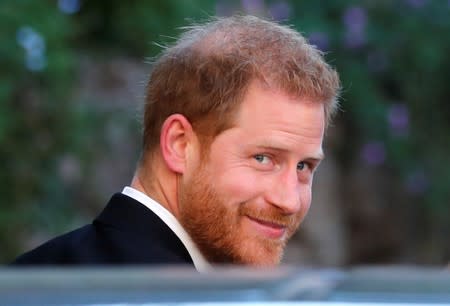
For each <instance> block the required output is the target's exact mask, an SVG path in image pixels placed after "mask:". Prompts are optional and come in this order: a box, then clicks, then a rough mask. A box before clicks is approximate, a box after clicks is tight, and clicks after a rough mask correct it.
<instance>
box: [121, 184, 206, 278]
mask: <svg viewBox="0 0 450 306" xmlns="http://www.w3.org/2000/svg"><path fill="white" fill-rule="evenodd" d="M122 193H123V194H125V195H127V196H129V197H131V198H133V199H135V200H136V201H138V202H140V203H142V204H143V205H145V206H146V207H147V208H148V209H150V210H151V211H152V212H154V213H155V214H156V215H157V216H158V217H159V218H161V220H162V221H163V222H164V223H165V224H166V225H167V226H168V227H169V228H170V229H171V230H172V231H173V232H174V233H175V235H177V237H178V238H179V239H180V240H181V242H182V243H183V245H184V246H185V247H186V249H187V251H188V253H189V255H190V256H191V258H192V261H193V262H194V266H195V268H196V269H197V271H199V272H206V271H207V270H209V269H211V265H210V264H209V263H208V262H207V261H206V259H205V257H203V255H202V254H201V253H200V250H199V249H198V248H197V246H196V245H195V243H194V241H192V238H191V237H190V236H189V234H188V233H187V232H186V231H185V229H184V228H183V227H182V226H181V224H180V222H178V220H177V219H176V218H175V216H174V215H172V214H171V213H170V212H169V211H168V210H167V209H166V208H164V207H163V206H162V205H161V204H159V203H158V202H156V201H155V200H153V199H152V198H150V197H149V196H148V195H146V194H145V193H142V192H140V191H139V190H136V189H134V188H132V187H128V186H127V187H125V188H124V189H123V191H122Z"/></svg>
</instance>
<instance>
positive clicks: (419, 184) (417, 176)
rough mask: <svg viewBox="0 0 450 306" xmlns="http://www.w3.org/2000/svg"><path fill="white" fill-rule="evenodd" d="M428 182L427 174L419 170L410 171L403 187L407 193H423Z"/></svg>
mask: <svg viewBox="0 0 450 306" xmlns="http://www.w3.org/2000/svg"><path fill="white" fill-rule="evenodd" d="M429 185H430V183H429V181H428V178H427V176H426V175H425V173H424V172H423V171H421V170H417V171H415V172H413V173H411V174H410V175H409V176H408V177H407V178H406V181H405V188H406V190H407V192H408V193H410V194H413V195H420V194H424V193H425V191H427V189H428V187H429Z"/></svg>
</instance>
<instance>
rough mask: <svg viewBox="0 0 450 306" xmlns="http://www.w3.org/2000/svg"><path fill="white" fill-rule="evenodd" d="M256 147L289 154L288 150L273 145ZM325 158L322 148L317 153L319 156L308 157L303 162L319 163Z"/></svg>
mask: <svg viewBox="0 0 450 306" xmlns="http://www.w3.org/2000/svg"><path fill="white" fill-rule="evenodd" d="M256 147H257V148H260V149H264V150H271V151H278V152H284V153H286V152H289V150H288V149H285V148H282V147H275V146H273V145H265V144H263V145H256ZM324 158H325V154H324V153H323V151H322V148H321V150H320V152H319V153H317V154H315V155H313V156H309V157H306V158H304V159H303V160H306V161H314V162H316V163H319V162H320V161H322V160H323V159H324Z"/></svg>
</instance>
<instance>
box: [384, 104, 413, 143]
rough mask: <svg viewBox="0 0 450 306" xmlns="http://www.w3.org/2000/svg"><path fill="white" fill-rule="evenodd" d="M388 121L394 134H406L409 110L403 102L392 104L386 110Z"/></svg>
mask: <svg viewBox="0 0 450 306" xmlns="http://www.w3.org/2000/svg"><path fill="white" fill-rule="evenodd" d="M387 116H388V122H389V127H390V128H391V131H392V133H393V134H394V135H395V136H406V135H407V134H408V132H409V111H408V107H407V106H406V105H405V104H393V105H392V106H391V107H390V108H389V110H388V114H387Z"/></svg>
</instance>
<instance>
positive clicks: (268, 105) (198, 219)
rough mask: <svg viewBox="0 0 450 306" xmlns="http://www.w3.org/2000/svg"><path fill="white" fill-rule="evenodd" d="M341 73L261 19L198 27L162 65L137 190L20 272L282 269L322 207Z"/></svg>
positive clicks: (25, 258)
mask: <svg viewBox="0 0 450 306" xmlns="http://www.w3.org/2000/svg"><path fill="white" fill-rule="evenodd" d="M338 90H339V79H338V76H337V73H336V72H335V71H334V70H333V69H332V68H330V67H329V66H328V65H327V64H326V63H325V62H324V60H323V58H322V56H321V54H320V52H319V51H317V50H316V49H315V48H314V47H312V46H311V45H309V44H308V43H307V42H306V41H305V39H304V38H303V37H302V36H301V35H300V34H299V33H297V32H296V31H294V30H292V29H290V28H287V27H284V26H281V25H277V24H275V23H273V22H269V21H264V20H261V19H259V18H257V17H252V16H234V17H230V18H223V19H217V20H215V21H212V22H210V23H207V24H204V25H199V26H192V27H190V28H189V29H188V30H187V31H186V32H185V33H184V34H183V35H182V36H181V38H180V39H179V40H178V41H177V43H176V44H175V45H174V46H172V47H170V48H167V49H166V50H164V52H163V54H162V55H161V56H160V58H159V59H158V60H157V61H156V63H155V64H154V68H153V71H152V73H151V77H150V80H149V83H148V87H147V96H146V105H145V116H144V136H143V153H142V157H141V160H140V163H139V165H138V168H137V170H136V173H135V177H134V178H133V180H132V183H131V186H130V187H126V188H125V189H124V190H123V191H122V193H118V194H115V195H114V196H113V197H112V199H111V200H110V202H109V203H108V205H107V206H106V208H105V209H104V211H103V212H102V213H101V214H100V215H99V216H98V217H97V218H96V219H95V220H94V222H93V223H92V224H90V225H87V226H85V227H83V228H81V229H78V230H75V231H73V232H71V233H68V234H65V235H63V236H60V237H58V238H55V239H53V240H51V241H49V242H47V243H46V244H44V245H42V246H40V247H38V248H37V249H35V250H33V251H31V252H29V253H26V254H24V255H22V256H21V257H19V258H18V259H17V260H16V261H15V263H16V264H117V263H121V264H144V263H145V264H176V263H187V264H193V265H194V266H195V267H196V268H197V270H199V271H204V270H206V269H208V267H209V265H210V264H211V263H213V264H216V263H234V264H246V265H253V266H273V265H276V264H278V263H279V262H280V260H281V258H282V254H283V249H284V247H285V245H286V242H287V241H288V239H289V238H290V237H291V236H292V234H293V233H294V232H295V231H296V229H297V228H298V226H299V224H300V222H301V221H302V219H303V218H304V216H305V215H306V213H307V211H308V209H309V206H310V202H311V184H312V179H313V174H314V171H315V169H316V168H317V166H318V164H319V162H320V160H321V159H322V158H323V152H322V140H323V135H324V130H325V127H326V125H327V123H328V121H329V119H330V117H331V115H332V114H333V112H334V110H335V109H336V104H337V102H336V98H337V94H338Z"/></svg>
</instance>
